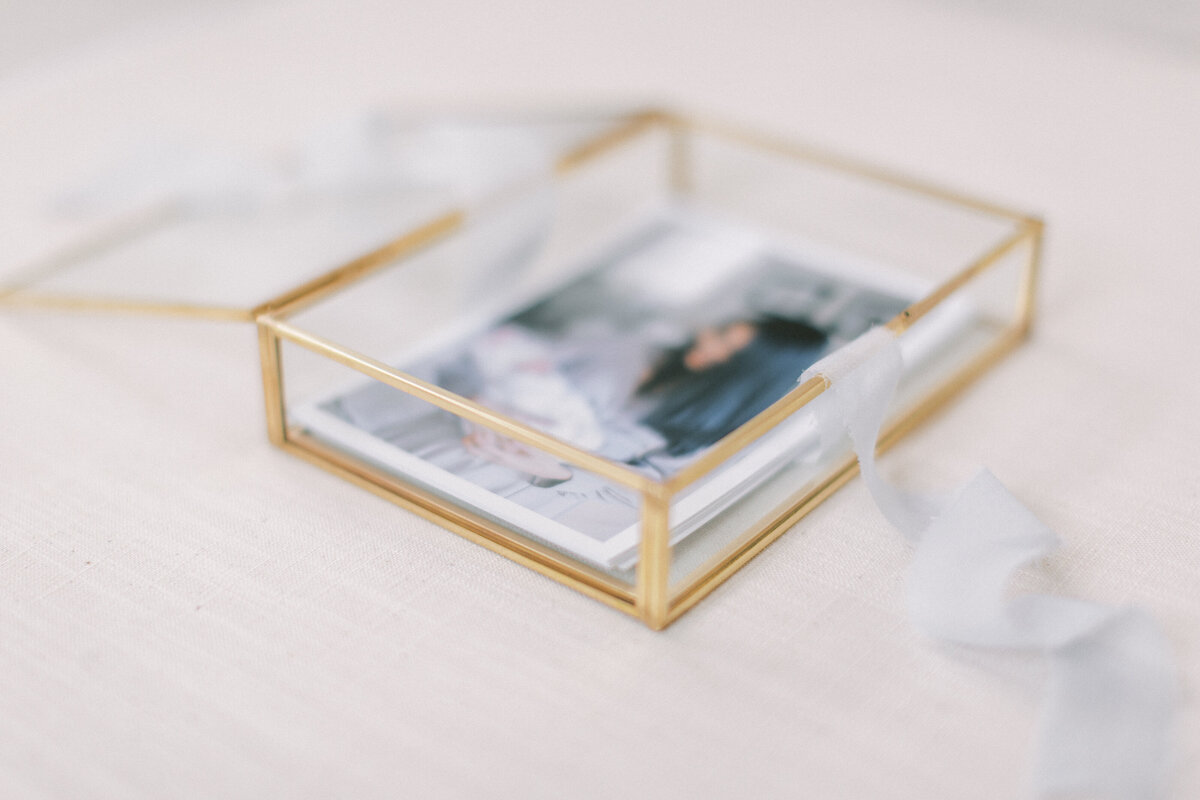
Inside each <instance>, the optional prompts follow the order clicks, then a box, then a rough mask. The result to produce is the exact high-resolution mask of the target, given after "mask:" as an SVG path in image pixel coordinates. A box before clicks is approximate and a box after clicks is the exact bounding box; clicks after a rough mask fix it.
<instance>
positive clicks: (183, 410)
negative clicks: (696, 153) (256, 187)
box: [0, 0, 1200, 799]
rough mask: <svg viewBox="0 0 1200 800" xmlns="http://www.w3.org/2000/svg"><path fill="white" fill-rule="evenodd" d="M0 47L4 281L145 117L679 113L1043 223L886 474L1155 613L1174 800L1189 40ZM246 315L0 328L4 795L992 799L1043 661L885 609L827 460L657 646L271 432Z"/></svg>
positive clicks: (149, 26) (215, 42) (247, 22)
mask: <svg viewBox="0 0 1200 800" xmlns="http://www.w3.org/2000/svg"><path fill="white" fill-rule="evenodd" d="M184 13H185V12H182V11H181V12H177V13H176V14H175V16H174V17H173V18H172V19H171V20H169V21H161V20H160V21H154V20H145V21H143V22H141V23H139V24H138V25H135V26H127V27H125V28H124V29H122V32H119V33H113V34H112V35H110V36H108V37H107V38H106V39H105V40H104V41H97V42H93V43H91V44H87V45H86V46H84V45H80V46H77V47H74V48H72V49H71V50H70V51H69V52H65V53H64V54H61V55H60V56H59V57H56V58H50V57H46V58H33V57H30V58H27V59H25V60H24V61H22V62H21V63H20V64H18V65H17V66H15V67H13V68H11V69H9V70H8V72H7V74H3V73H0V175H3V176H4V179H3V181H0V240H3V241H5V243H6V244H5V248H4V253H3V254H0V269H3V268H11V267H12V265H14V264H18V263H20V262H22V261H23V260H25V259H28V258H32V257H34V256H36V255H37V254H38V253H39V252H41V251H42V250H43V249H45V248H47V247H50V246H52V245H54V244H56V243H58V242H60V241H61V240H63V239H64V238H66V237H69V236H70V235H72V233H73V231H72V230H70V225H69V224H68V223H65V222H62V221H55V220H52V219H49V218H48V217H47V216H46V214H45V213H44V212H45V209H46V204H47V203H48V202H49V198H51V197H52V196H53V195H54V192H55V191H57V190H58V189H60V188H61V187H62V186H64V185H68V184H69V183H70V182H71V181H72V180H78V177H79V176H80V175H81V174H83V173H84V172H86V171H87V170H88V169H92V168H94V166H95V165H96V164H97V163H99V162H101V161H102V160H103V159H104V158H106V157H107V156H108V155H109V154H111V153H112V152H114V151H115V150H117V149H119V148H120V147H121V146H123V145H125V144H127V143H128V142H130V141H135V140H136V139H137V138H138V137H139V136H141V135H143V134H144V133H145V132H147V131H153V132H166V133H168V134H181V135H188V136H192V137H196V138H198V139H201V140H207V141H217V142H222V143H227V144H229V145H231V146H234V147H239V148H248V149H252V150H253V149H258V150H267V149H269V148H271V147H273V146H275V145H277V144H278V143H279V142H281V141H284V140H286V139H287V138H288V137H289V136H291V135H292V134H294V132H295V131H297V130H302V129H306V128H310V127H312V126H313V125H316V124H318V123H320V122H321V121H322V120H325V119H328V118H330V117H333V116H336V115H339V114H345V113H349V112H353V111H354V110H356V109H359V108H362V107H365V106H368V105H370V104H373V103H378V102H381V101H390V102H398V103H401V104H404V103H413V104H416V103H425V102H428V101H431V100H432V101H448V102H454V103H470V102H477V101H487V102H489V103H495V102H508V101H517V102H522V103H529V102H543V101H545V102H562V101H569V102H573V103H578V102H581V101H583V102H607V101H611V100H621V99H628V98H635V99H641V98H648V99H663V100H668V101H671V102H674V103H679V104H682V105H685V106H690V107H695V108H700V109H704V110H708V111H712V112H716V113H719V114H721V115H724V116H728V117H732V118H735V119H740V120H743V121H746V122H750V123H754V124H757V125H760V126H762V127H766V128H769V129H773V130H777V131H779V132H781V133H785V134H791V135H796V136H800V137H803V138H807V139H810V140H814V141H817V142H823V143H827V144H832V145H834V146H836V147H837V148H839V149H842V150H845V151H849V152H852V153H855V154H858V155H861V156H863V157H866V158H869V159H872V160H875V161H878V162H881V163H885V164H890V165H893V166H896V167H898V168H901V169H903V170H906V171H909V172H912V173H916V174H921V175H925V176H928V177H931V178H933V179H936V180H938V181H941V182H944V183H947V184H950V185H955V186H962V187H966V188H968V189H971V190H973V191H975V192H976V193H980V194H983V195H986V196H990V197H993V198H996V199H997V200H1000V201H1004V202H1007V203H1009V204H1011V205H1015V206H1018V207H1031V208H1033V209H1035V210H1038V211H1040V212H1041V213H1042V214H1043V215H1044V216H1045V218H1046V219H1047V221H1048V225H1049V228H1048V235H1049V238H1048V248H1047V252H1046V264H1045V273H1044V274H1045V279H1044V284H1043V293H1042V304H1041V310H1040V311H1041V317H1040V321H1039V325H1038V327H1037V330H1036V333H1035V336H1034V338H1033V339H1032V340H1031V341H1030V342H1029V343H1028V345H1027V346H1025V347H1024V348H1022V349H1020V350H1019V351H1018V352H1016V353H1015V354H1014V355H1012V356H1011V357H1009V358H1008V359H1007V360H1006V361H1004V362H1003V363H1002V364H1001V365H1000V366H999V367H998V368H997V369H995V370H994V371H993V372H991V373H989V374H988V375H987V376H986V377H985V378H984V379H983V380H982V381H980V382H979V383H978V384H977V385H975V386H974V387H973V388H972V389H971V390H969V391H968V392H967V393H966V394H965V395H964V396H963V397H961V399H959V400H958V401H957V402H955V403H954V404H953V406H952V407H951V408H949V409H948V410H946V411H945V412H944V413H941V414H939V415H938V416H937V417H936V418H935V419H934V420H933V421H932V422H931V423H930V424H928V425H926V426H924V427H923V428H921V429H920V430H919V431H918V432H917V433H915V434H914V435H912V436H911V437H909V438H908V439H906V440H905V441H904V442H903V443H902V444H901V445H900V446H899V447H898V448H896V449H895V450H894V451H893V452H892V453H890V454H889V455H888V456H887V457H886V458H885V459H884V460H883V463H884V465H885V467H886V469H888V470H889V471H890V473H891V474H892V475H894V476H895V477H896V478H897V479H898V480H902V481H908V482H911V483H916V484H924V485H944V484H947V483H950V482H951V481H955V480H958V479H961V478H963V477H965V476H966V475H968V474H969V473H970V472H971V471H972V470H973V469H974V468H975V467H976V466H977V465H978V464H980V463H983V464H986V465H988V466H989V467H990V468H991V469H992V470H993V471H994V472H995V473H996V474H997V475H998V476H1000V478H1001V479H1002V480H1003V481H1005V482H1006V483H1007V484H1008V486H1009V487H1010V488H1011V489H1012V490H1013V491H1014V492H1015V493H1016V494H1017V495H1018V496H1019V497H1020V498H1021V499H1022V500H1024V501H1025V502H1026V503H1027V504H1028V505H1029V506H1030V507H1031V508H1032V509H1033V510H1034V511H1035V512H1036V513H1037V514H1038V515H1039V516H1040V517H1041V518H1042V519H1043V520H1045V521H1046V522H1047V523H1048V524H1049V525H1050V526H1051V527H1053V528H1054V529H1055V530H1056V531H1057V532H1058V533H1059V534H1060V535H1061V537H1062V539H1063V548H1062V550H1061V551H1060V552H1059V553H1057V554H1056V555H1054V556H1053V557H1051V558H1049V559H1047V560H1046V561H1045V562H1044V563H1041V564H1039V565H1037V567H1036V568H1034V569H1030V570H1028V571H1026V572H1024V573H1022V575H1021V577H1020V580H1019V584H1020V587H1021V588H1022V589H1025V590H1037V591H1051V592H1056V593H1062V594H1068V595H1073V596H1080V597H1085V598H1089V599H1094V600H1098V601H1104V602H1109V603H1115V604H1126V603H1130V604H1136V605H1139V606H1142V607H1144V608H1146V609H1148V610H1150V611H1151V612H1152V613H1153V614H1154V615H1155V616H1156V617H1157V619H1158V620H1159V621H1160V622H1161V624H1162V625H1163V627H1164V628H1165V630H1166V631H1167V633H1168V635H1169V637H1170V639H1171V642H1172V645H1173V647H1174V650H1175V655H1176V658H1177V661H1178V665H1179V670H1180V676H1181V685H1182V691H1181V697H1180V715H1179V727H1178V737H1177V738H1178V742H1179V750H1180V753H1179V758H1178V765H1179V766H1178V769H1177V773H1176V775H1175V778H1174V781H1173V784H1172V796H1173V797H1180V798H1183V797H1196V796H1200V725H1197V722H1198V720H1200V715H1198V714H1197V705H1196V695H1195V693H1196V687H1197V685H1198V681H1200V592H1198V590H1197V584H1198V582H1200V537H1198V536H1197V527H1198V526H1197V519H1198V518H1200V456H1198V455H1197V444H1198V443H1200V415H1198V414H1197V406H1198V404H1197V401H1198V400H1200V370H1198V369H1197V367H1198V366H1200V352H1198V351H1200V347H1198V346H1197V341H1200V315H1197V314H1196V313H1195V309H1194V305H1195V301H1196V299H1197V298H1200V269H1197V259H1198V258H1200V232H1198V231H1200V228H1198V227H1197V225H1196V219H1197V216H1198V214H1197V212H1200V150H1198V148H1197V147H1196V142H1197V141H1198V140H1200V56H1198V55H1197V53H1196V52H1195V51H1194V50H1193V49H1191V48H1190V46H1189V45H1188V44H1187V42H1188V41H1189V40H1186V39H1185V40H1184V44H1183V45H1180V44H1179V43H1178V42H1176V43H1175V44H1174V45H1173V46H1171V47H1156V46H1154V44H1153V42H1151V41H1149V40H1148V39H1146V38H1145V37H1132V38H1122V37H1118V36H1110V35H1108V34H1107V33H1104V32H1101V31H1097V30H1092V29H1080V30H1074V29H1072V28H1071V27H1070V26H1068V25H1053V26H1039V25H1036V24H1032V23H1030V22H1029V21H1028V20H1019V19H1018V20H1012V21H1010V20H1008V19H1007V18H1005V17H1004V16H1002V15H999V14H996V13H993V12H992V11H975V12H967V11H962V10H958V9H956V8H955V7H954V6H952V5H950V4H939V3H932V2H929V3H921V2H906V3H884V2H873V1H872V0H850V1H849V2H844V3H837V4H834V3H830V4H805V3H794V2H791V1H790V0H788V1H787V2H784V0H779V1H778V2H775V1H773V0H768V1H767V2H757V3H751V4H744V3H737V4H730V3H716V2H703V3H684V2H682V0H679V2H674V3H654V4H642V3H637V2H632V0H619V1H617V2H607V3H595V2H589V3H583V2H564V3H555V4H551V3H542V2H533V0H512V2H507V3H504V4H496V3H488V2H483V0H465V1H463V2H438V3H434V2H413V3H406V4H390V3H385V2H378V3H374V4H372V3H365V2H363V3H349V4H318V3H311V4H308V3H291V4H283V5H270V6H253V7H248V8H241V9H237V10H234V9H233V8H232V7H231V6H228V5H226V4H221V3H214V4H212V5H211V6H205V7H203V10H200V11H189V12H186V13H187V14H188V15H189V16H186V17H185V16H184ZM258 370H259V368H258V363H257V354H256V343H255V337H254V333H253V331H252V330H251V328H250V327H249V326H245V325H235V324H224V325H222V324H213V323H202V322H186V321H162V320H155V319H137V318H130V317H115V316H100V315H88V314H78V315H72V314H64V313H37V312H30V311H24V312H13V311H9V312H5V313H3V314H0V375H2V376H3V379H2V380H0V414H2V416H3V424H0V631H2V632H3V633H2V634H0V640H2V642H3V646H2V647H0V745H2V746H0V795H3V796H5V797H10V796H11V797H30V798H32V797H165V796H170V797H277V796H294V797H328V796H347V797H395V796H405V797H438V796H484V797H522V798H529V797H556V798H557V797H563V796H570V797H617V796H622V795H625V796H632V797H642V796H645V797H663V798H670V797H681V798H682V797H702V796H711V797H722V796H748V797H848V798H861V797H893V798H894V797H901V798H910V797H911V798H923V799H924V798H931V797H955V798H991V797H1012V796H1019V795H1020V794H1021V793H1022V791H1023V789H1024V787H1025V786H1026V781H1027V768H1028V766H1027V765H1028V754H1029V749H1030V742H1031V734H1032V732H1033V729H1034V726H1035V722H1036V713H1037V702H1038V697H1039V693H1040V688H1039V687H1040V680H1041V676H1042V671H1041V664H1040V661H1039V660H1038V659H1036V658H1031V657H1025V656H1020V655H1002V656H997V655H993V654H987V653H979V652H974V651H971V650H967V649H956V648H947V647H943V646H939V645H936V644H934V643H931V642H930V641H928V640H926V639H924V638H922V637H921V636H920V635H918V634H917V633H915V632H914V631H913V630H912V629H911V628H910V626H909V625H908V623H907V621H906V618H905V614H904V608H903V601H902V582H903V575H904V570H905V566H906V564H907V563H908V561H909V559H910V556H911V551H910V548H909V547H908V546H907V545H906V544H905V543H904V542H903V541H902V540H901V538H900V537H899V536H898V535H896V534H894V533H893V532H892V531H891V530H890V529H889V528H887V527H886V525H885V524H884V523H883V521H882V520H881V519H880V517H879V516H878V513H877V512H876V511H875V510H874V507H873V505H872V504H871V502H870V501H869V498H868V497H867V495H866V493H865V491H864V489H863V487H862V485H861V483H860V482H858V481H855V482H853V483H852V484H850V485H849V486H847V487H846V488H845V489H844V490H842V491H841V492H839V493H838V494H837V495H836V496H835V497H833V498H832V499H831V500H830V501H828V502H827V503H825V504H824V505H822V506H821V507H820V508H819V509H817V511H816V512H814V513H813V514H812V515H811V516H809V517H808V518H806V519H805V520H804V521H803V522H802V523H801V524H800V525H798V526H797V528H796V529H795V530H794V531H792V532H790V533H789V534H788V535H786V536H784V537H783V538H782V539H780V540H779V541H778V542H777V543H775V544H774V545H772V546H771V547H770V548H768V549H767V551H766V552H764V553H763V554H762V555H761V556H759V557H758V558H757V559H756V560H754V561H753V562H752V563H751V564H749V565H748V566H747V567H746V568H745V569H743V570H742V571H741V572H740V573H738V574H737V575H736V576H734V578H732V579H731V580H730V581H728V582H727V583H726V584H725V585H724V586H723V587H721V588H720V589H719V590H717V591H716V592H715V593H714V594H713V595H712V596H711V597H710V598H708V599H707V600H705V601H704V602H703V603H701V604H700V605H699V606H698V607H697V608H696V609H695V610H693V611H691V612H690V613H689V614H687V615H686V616H685V617H684V618H683V619H682V620H680V621H679V622H678V623H676V624H675V625H674V626H672V627H671V628H670V629H668V630H667V631H665V632H663V633H652V632H650V631H648V630H646V629H645V628H643V627H641V625H640V624H639V623H637V622H635V621H633V620H631V619H628V618H626V617H625V616H623V615H620V614H617V613H615V612H613V611H611V610H609V609H607V608H605V607H603V606H602V605H600V604H598V603H595V602H594V601H591V600H589V599H587V598H585V597H582V596H580V595H577V594H575V593H574V592H571V591H569V590H567V589H565V588H562V587H560V586H558V585H557V584H555V583H553V582H551V581H548V580H546V579H545V578H542V577H541V576H539V575H537V574H535V573H533V572H531V571H529V570H526V569H524V568H522V567H520V566H518V565H516V564H513V563H511V562H508V561H507V560H505V559H503V558H500V557H499V556H496V555H493V554H491V553H489V552H487V551H485V550H483V549H482V548H479V547H476V546H474V545H472V544H470V543H468V542H466V541H464V540H461V539H459V538H457V537H455V536H453V535H451V534H448V533H446V532H445V531H443V530H441V529H439V528H437V527H435V526H434V525H432V524H429V523H427V522H424V521H422V520H420V519H418V518H416V517H414V516H412V515H410V514H407V513H404V512H402V511H399V510H397V509H395V508H394V507H392V506H391V505H389V504H388V503H386V502H384V501H383V500H380V499H377V498H375V497H373V496H371V495H369V494H367V493H365V492H363V491H362V490H359V489H357V488H355V487H353V486H351V485H349V484H347V483H345V482H342V481H340V480H338V479H336V478H334V477H333V476H331V475H328V474H326V473H324V472H322V471H320V470H317V469H314V468H312V467H311V466H308V465H307V464H305V463H302V462H300V461H298V460H296V459H294V458H291V457H289V456H287V455H285V454H284V453H282V452H281V451H278V450H276V449H274V448H272V447H270V446H269V445H268V443H267V441H266V437H265V434H264V427H263V423H262V419H261V413H260V408H261V397H260V392H261V388H260V383H259V371H258Z"/></svg>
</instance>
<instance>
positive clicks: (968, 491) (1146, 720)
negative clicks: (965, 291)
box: [800, 328, 1175, 798]
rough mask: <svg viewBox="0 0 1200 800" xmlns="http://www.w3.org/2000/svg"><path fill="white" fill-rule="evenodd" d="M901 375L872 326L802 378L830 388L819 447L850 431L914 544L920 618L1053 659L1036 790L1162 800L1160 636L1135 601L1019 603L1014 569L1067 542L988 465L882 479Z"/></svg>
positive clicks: (914, 599)
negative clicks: (879, 449)
mask: <svg viewBox="0 0 1200 800" xmlns="http://www.w3.org/2000/svg"><path fill="white" fill-rule="evenodd" d="M903 371H904V361H903V357H902V355H901V352H900V347H899V344H898V343H897V341H896V338H895V336H894V334H893V333H892V332H891V331H889V330H888V329H886V328H873V329H872V330H870V331H868V332H866V333H865V334H863V335H862V336H861V337H859V338H858V339H857V340H855V341H854V342H852V343H851V344H850V345H848V346H847V347H845V348H843V349H841V350H839V351H837V352H835V353H833V354H831V355H829V356H827V357H826V358H824V359H822V360H821V361H819V362H817V363H816V364H814V365H813V366H811V367H809V368H808V369H807V370H805V372H804V375H803V376H802V377H801V379H800V380H801V382H804V381H807V380H809V379H811V378H813V377H815V376H818V375H820V376H823V377H824V378H825V380H826V381H828V382H829V385H828V386H827V388H826V390H825V392H824V393H823V394H822V395H821V396H820V397H819V398H818V399H817V400H816V401H815V408H816V414H817V421H818V425H819V426H820V428H821V439H822V443H823V444H827V443H831V442H834V441H836V440H838V439H840V438H841V437H842V436H847V435H848V436H849V437H850V442H851V444H852V446H853V448H854V452H855V454H856V455H857V456H858V462H859V467H860V471H861V474H862V478H863V481H864V483H866V485H867V488H868V489H869V490H870V492H871V496H872V497H873V498H874V500H875V504H876V505H877V506H878V507H879V510H880V511H881V512H882V513H883V515H884V517H886V518H887V520H888V521H889V522H890V523H891V524H892V525H893V526H894V527H895V528H896V529H897V530H898V531H900V532H901V533H902V534H904V536H905V537H906V538H908V539H909V541H910V542H912V543H913V544H915V545H916V552H915V554H914V556H913V563H912V566H911V567H910V569H909V572H908V581H907V584H908V592H907V595H908V608H909V616H910V618H911V619H912V621H913V624H914V625H915V626H916V627H917V628H919V629H920V630H922V631H924V632H925V633H926V634H928V635H930V636H933V637H936V638H938V639H942V640H944V641H947V642H955V643H959V644H964V645H970V646H972V647H982V648H993V649H1006V648H1015V649H1027V650H1029V649H1032V650H1038V651H1043V652H1045V653H1046V654H1047V655H1048V657H1049V661H1050V676H1049V681H1048V682H1049V694H1048V697H1047V699H1046V700H1045V701H1044V704H1043V712H1042V725H1041V741H1040V743H1039V746H1038V753H1037V756H1038V757H1037V763H1036V769H1035V771H1034V776H1033V777H1034V784H1033V787H1032V788H1033V790H1034V792H1035V793H1036V794H1037V795H1038V796H1039V797H1053V796H1061V795H1062V793H1071V794H1083V795H1085V796H1097V797H1102V796H1105V795H1108V796H1113V797H1128V798H1154V797H1161V796H1162V795H1163V792H1164V791H1165V788H1166V781H1167V774H1168V764H1169V761H1170V751H1171V744H1170V734H1171V727H1172V726H1171V723H1172V720H1173V712H1174V702H1175V692H1174V675H1173V673H1174V670H1173V667H1172V665H1171V659H1170V655H1169V652H1168V646H1167V643H1166V641H1165V639H1164V637H1163V635H1162V633H1161V632H1160V630H1159V629H1158V627H1157V626H1156V625H1155V623H1154V621H1153V620H1152V619H1151V618H1150V617H1149V616H1148V615H1146V614H1145V613H1144V612H1141V611H1138V610H1137V609H1133V608H1109V607H1105V606H1102V605H1099V604H1096V603H1089V602H1085V601H1082V600H1074V599H1070V598H1062V597H1052V596H1049V595H1032V594H1031V595H1024V596H1021V597H1017V598H1012V599H1009V598H1008V597H1007V596H1006V593H1007V589H1008V583H1009V582H1010V580H1011V578H1012V574H1013V572H1015V571H1016V570H1017V569H1019V568H1021V567H1023V566H1025V565H1027V564H1029V563H1031V562H1034V561H1035V560H1036V559H1038V558H1041V557H1043V556H1045V555H1047V554H1048V553H1049V552H1051V551H1052V550H1054V549H1055V548H1056V547H1057V546H1058V538H1057V537H1056V536H1055V535H1054V533H1053V532H1052V531H1051V530H1050V529H1049V528H1047V527H1046V526H1045V525H1043V524H1042V523H1041V522H1040V521H1039V520H1038V519H1037V517H1035V516H1034V515H1033V514H1032V513H1031V512H1030V511H1029V509H1027V508H1026V507H1025V506H1023V505H1022V504H1021V503H1020V501H1018V500H1017V499H1016V498H1015V497H1013V495H1012V493H1010V492H1009V491H1008V490H1007V489H1005V488H1004V486H1003V484H1001V483H1000V482H999V481H998V480H997V479H996V477H995V476H994V475H992V474H991V473H990V472H988V471H987V470H986V469H984V470H981V471H980V472H978V473H977V474H976V475H975V477H973V478H971V479H969V480H968V481H967V482H966V483H964V484H962V485H961V486H959V487H957V488H956V489H954V490H952V491H950V492H946V493H943V494H942V495H941V496H934V495H929V494H921V493H915V492H907V491H904V490H902V489H900V488H898V487H896V486H894V485H892V484H890V483H888V482H887V481H885V480H884V479H883V478H882V476H881V475H880V474H879V471H878V469H877V467H876V463H875V448H876V443H877V441H878V439H879V433H880V431H881V430H882V426H883V422H884V420H885V418H886V416H887V412H888V409H889V407H890V405H891V401H892V399H893V397H894V395H895V392H896V387H897V385H898V384H899V382H900V377H901V375H902V374H903Z"/></svg>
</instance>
